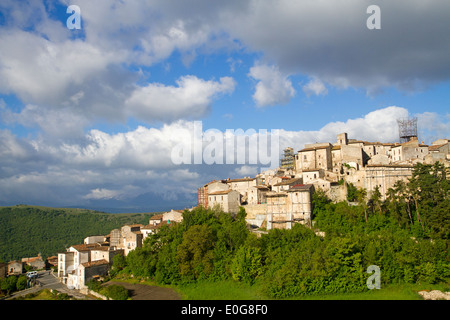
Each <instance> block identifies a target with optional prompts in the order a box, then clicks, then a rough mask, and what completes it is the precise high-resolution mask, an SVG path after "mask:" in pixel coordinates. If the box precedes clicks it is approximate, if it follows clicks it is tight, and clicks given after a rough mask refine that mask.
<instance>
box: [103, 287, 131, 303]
mask: <svg viewBox="0 0 450 320" xmlns="http://www.w3.org/2000/svg"><path fill="white" fill-rule="evenodd" d="M101 293H102V294H103V295H105V296H107V297H108V298H111V299H113V300H127V299H128V298H129V297H130V294H129V293H128V290H127V289H125V288H124V287H123V286H120V285H117V284H111V285H109V286H107V287H105V288H103V289H102V290H101Z"/></svg>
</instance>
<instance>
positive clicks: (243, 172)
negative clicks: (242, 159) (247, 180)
mask: <svg viewBox="0 0 450 320" xmlns="http://www.w3.org/2000/svg"><path fill="white" fill-rule="evenodd" d="M234 171H235V172H236V174H237V175H238V176H241V177H244V176H249V177H254V176H255V175H256V174H257V173H258V167H252V166H247V165H244V166H241V167H239V168H236V169H235V170H234Z"/></svg>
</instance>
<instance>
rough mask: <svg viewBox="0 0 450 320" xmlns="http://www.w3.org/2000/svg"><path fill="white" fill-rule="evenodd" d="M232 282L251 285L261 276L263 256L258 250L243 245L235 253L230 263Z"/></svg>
mask: <svg viewBox="0 0 450 320" xmlns="http://www.w3.org/2000/svg"><path fill="white" fill-rule="evenodd" d="M231 272H232V276H233V279H234V280H237V281H243V282H245V283H247V284H253V283H254V282H255V281H256V279H257V278H258V277H259V276H261V274H263V256H262V254H261V249H260V248H255V247H252V246H247V245H243V246H241V247H240V248H239V250H238V251H237V252H236V254H235V256H234V258H233V261H232V263H231Z"/></svg>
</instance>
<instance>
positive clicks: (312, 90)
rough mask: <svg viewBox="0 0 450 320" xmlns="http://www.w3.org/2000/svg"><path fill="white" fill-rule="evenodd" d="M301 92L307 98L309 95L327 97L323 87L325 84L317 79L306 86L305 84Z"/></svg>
mask: <svg viewBox="0 0 450 320" xmlns="http://www.w3.org/2000/svg"><path fill="white" fill-rule="evenodd" d="M302 89H303V92H305V94H306V95H307V96H308V97H309V96H310V95H313V94H314V95H316V96H319V95H327V94H328V89H327V87H326V86H325V84H324V83H323V82H322V81H320V79H318V78H312V79H311V80H310V81H309V82H308V83H307V84H305V85H304V86H303V87H302Z"/></svg>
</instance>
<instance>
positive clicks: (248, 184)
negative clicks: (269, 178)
mask: <svg viewBox="0 0 450 320" xmlns="http://www.w3.org/2000/svg"><path fill="white" fill-rule="evenodd" d="M225 183H226V184H227V185H228V186H229V189H231V190H235V191H237V192H239V194H240V195H241V196H240V200H239V204H241V203H248V197H249V192H250V190H251V188H252V187H255V186H256V178H250V177H246V178H242V179H228V180H226V181H225ZM222 191H225V190H222ZM208 200H209V199H208Z"/></svg>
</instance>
